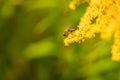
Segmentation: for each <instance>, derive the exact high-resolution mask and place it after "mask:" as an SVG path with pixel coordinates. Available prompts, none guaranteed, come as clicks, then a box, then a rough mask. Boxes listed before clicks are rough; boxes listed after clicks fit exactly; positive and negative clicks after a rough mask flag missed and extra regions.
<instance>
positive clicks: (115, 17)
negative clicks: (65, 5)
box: [64, 0, 120, 61]
mask: <svg viewBox="0 0 120 80" xmlns="http://www.w3.org/2000/svg"><path fill="white" fill-rule="evenodd" d="M83 2H88V4H89V6H88V7H87V9H86V12H85V14H84V15H83V17H82V18H81V19H80V22H79V24H78V26H77V27H78V28H77V29H76V30H75V31H74V32H73V33H71V34H69V35H68V37H67V38H66V39H64V43H65V45H66V46H68V45H69V44H71V43H74V42H78V43H81V42H84V41H85V40H87V39H90V38H94V37H95V35H96V34H98V33H99V34H100V37H101V39H105V40H109V39H111V37H112V36H113V37H114V44H113V46H112V60H114V61H120V9H119V7H120V0H72V2H71V3H70V5H69V7H70V9H72V10H74V9H75V8H76V7H77V5H79V4H81V3H83ZM94 20H95V22H93V21H94Z"/></svg>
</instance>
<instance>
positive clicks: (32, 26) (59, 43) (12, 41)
mask: <svg viewBox="0 0 120 80" xmlns="http://www.w3.org/2000/svg"><path fill="white" fill-rule="evenodd" d="M69 2H70V0H0V80H120V63H119V62H113V61H111V45H112V43H113V40H109V41H104V40H100V38H99V35H97V36H96V37H95V38H94V39H90V40H87V41H86V42H84V43H81V44H76V43H74V44H72V45H70V46H68V47H66V46H64V43H63V39H64V38H65V37H63V35H62V34H63V32H64V30H65V29H66V27H68V26H77V25H78V24H79V20H80V18H81V17H82V15H83V14H84V12H85V9H86V7H87V6H88V4H87V3H84V4H81V5H79V6H77V8H76V10H74V11H72V10H70V9H69V8H68V5H69ZM74 28H76V27H74Z"/></svg>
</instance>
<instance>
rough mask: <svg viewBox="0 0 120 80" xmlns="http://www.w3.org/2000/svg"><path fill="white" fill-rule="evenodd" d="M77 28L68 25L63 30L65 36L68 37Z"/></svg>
mask: <svg viewBox="0 0 120 80" xmlns="http://www.w3.org/2000/svg"><path fill="white" fill-rule="evenodd" d="M74 31H75V29H73V28H71V27H67V28H66V29H65V31H64V32H63V36H65V37H67V36H68V35H69V34H70V33H72V32H74Z"/></svg>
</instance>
